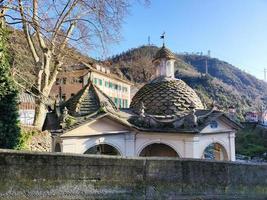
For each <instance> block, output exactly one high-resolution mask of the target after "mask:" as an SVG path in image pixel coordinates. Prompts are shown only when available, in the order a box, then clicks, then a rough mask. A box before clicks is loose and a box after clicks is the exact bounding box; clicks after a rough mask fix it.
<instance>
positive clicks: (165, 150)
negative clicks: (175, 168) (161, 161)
mask: <svg viewBox="0 0 267 200" xmlns="http://www.w3.org/2000/svg"><path fill="white" fill-rule="evenodd" d="M139 156H141V157H154V156H155V157H179V156H178V154H177V152H176V151H175V150H174V149H173V148H172V147H170V146H168V145H166V144H162V143H154V144H150V145H148V146H146V147H145V148H144V149H143V150H142V151H141V153H140V154H139Z"/></svg>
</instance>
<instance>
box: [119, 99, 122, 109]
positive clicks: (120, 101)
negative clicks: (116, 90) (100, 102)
mask: <svg viewBox="0 0 267 200" xmlns="http://www.w3.org/2000/svg"><path fill="white" fill-rule="evenodd" d="M119 107H120V108H122V99H120V98H119Z"/></svg>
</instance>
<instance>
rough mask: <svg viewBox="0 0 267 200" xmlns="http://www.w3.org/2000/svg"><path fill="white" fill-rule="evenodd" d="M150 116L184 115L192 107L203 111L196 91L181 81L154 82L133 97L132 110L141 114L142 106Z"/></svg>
mask: <svg viewBox="0 0 267 200" xmlns="http://www.w3.org/2000/svg"><path fill="white" fill-rule="evenodd" d="M142 102H143V104H144V106H145V113H147V114H150V115H183V113H185V112H186V111H189V110H190V109H192V108H191V106H192V104H193V105H194V107H195V108H196V109H203V108H204V107H203V105H202V102H201V100H200V99H199V97H198V95H197V94H196V93H195V91H194V90H193V89H192V88H191V87H189V86H188V85H187V84H186V83H185V82H184V81H182V80H180V79H171V80H168V79H165V80H160V81H152V82H151V83H148V84H146V85H144V86H143V87H142V88H141V89H140V90H139V91H138V92H137V93H136V94H135V96H134V97H133V99H132V102H131V105H130V108H132V109H133V110H134V111H135V112H139V110H140V107H141V104H142Z"/></svg>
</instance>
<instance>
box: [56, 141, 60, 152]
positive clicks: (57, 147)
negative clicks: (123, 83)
mask: <svg viewBox="0 0 267 200" xmlns="http://www.w3.org/2000/svg"><path fill="white" fill-rule="evenodd" d="M55 152H61V146H60V144H59V143H56V145H55Z"/></svg>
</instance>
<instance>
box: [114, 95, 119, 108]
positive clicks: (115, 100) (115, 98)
mask: <svg viewBox="0 0 267 200" xmlns="http://www.w3.org/2000/svg"><path fill="white" fill-rule="evenodd" d="M114 103H115V105H116V106H118V98H117V97H114Z"/></svg>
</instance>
